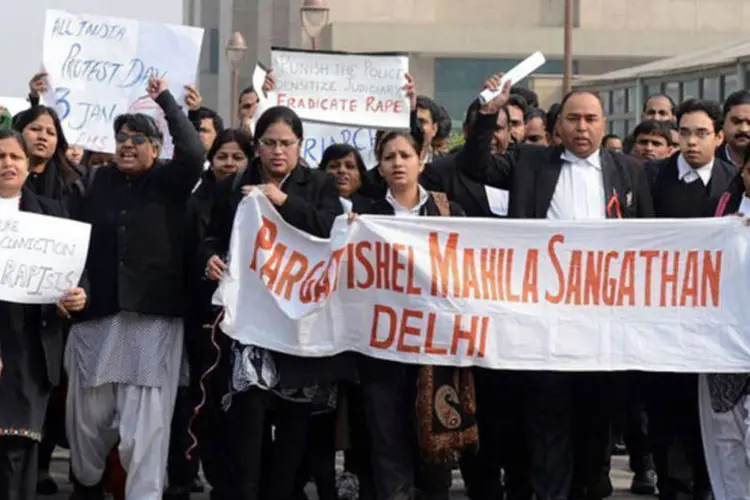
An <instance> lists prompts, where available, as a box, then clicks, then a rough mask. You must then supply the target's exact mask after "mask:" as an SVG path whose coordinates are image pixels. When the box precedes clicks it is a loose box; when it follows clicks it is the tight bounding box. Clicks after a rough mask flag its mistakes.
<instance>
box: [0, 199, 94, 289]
mask: <svg viewBox="0 0 750 500" xmlns="http://www.w3.org/2000/svg"><path fill="white" fill-rule="evenodd" d="M90 232H91V226H90V225H89V224H84V223H82V222H76V221H72V220H66V219H58V218H56V217H47V216H44V215H38V214H32V213H26V212H17V211H9V210H5V209H2V210H0V266H2V274H0V300H4V301H8V302H17V303H20V304H54V303H55V302H57V301H58V300H60V298H62V296H63V295H65V292H67V291H68V290H69V289H70V288H74V287H76V286H78V282H79V281H80V279H81V274H82V273H83V268H84V267H85V265H86V255H87V253H88V248H89V235H90Z"/></svg>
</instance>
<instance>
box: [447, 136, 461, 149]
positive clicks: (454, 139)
mask: <svg viewBox="0 0 750 500" xmlns="http://www.w3.org/2000/svg"><path fill="white" fill-rule="evenodd" d="M463 143H464V135H463V133H461V132H453V133H452V134H451V136H450V137H449V138H448V151H451V150H452V149H453V148H457V147H458V146H462V145H463Z"/></svg>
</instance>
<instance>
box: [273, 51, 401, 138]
mask: <svg viewBox="0 0 750 500" xmlns="http://www.w3.org/2000/svg"><path fill="white" fill-rule="evenodd" d="M271 67H272V68H273V71H274V74H275V75H276V93H275V95H274V97H275V103H274V104H277V105H281V106H287V107H289V108H291V109H293V110H294V111H296V112H297V114H298V115H299V116H300V118H302V119H303V120H309V121H317V122H324V123H336V124H339V125H359V126H364V127H374V128H403V129H405V128H408V127H409V101H408V99H407V98H406V94H405V92H404V90H403V87H404V85H405V84H406V80H405V77H404V74H405V73H407V72H408V71H409V58H408V56H406V55H393V54H347V53H333V52H305V51H298V50H289V49H280V48H274V49H273V50H272V51H271Z"/></svg>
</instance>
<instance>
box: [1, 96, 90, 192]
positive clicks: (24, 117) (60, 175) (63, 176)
mask: <svg viewBox="0 0 750 500" xmlns="http://www.w3.org/2000/svg"><path fill="white" fill-rule="evenodd" d="M43 115H47V116H49V117H50V118H51V119H52V123H53V124H54V126H55V132H56V134H57V147H56V148H55V151H54V152H53V153H52V157H50V159H49V161H50V162H54V163H55V165H56V166H57V169H56V176H57V181H58V182H59V183H60V184H59V186H60V187H61V188H62V190H63V192H58V193H57V195H60V196H63V195H64V194H65V192H66V191H67V190H68V189H69V188H70V187H71V186H72V185H73V183H75V181H77V180H78V177H79V173H78V171H77V170H76V169H75V167H74V166H73V164H72V163H71V162H70V160H68V157H67V156H66V155H65V153H66V151H67V150H68V141H67V140H66V139H65V133H64V132H63V129H62V124H61V123H60V117H59V116H58V115H57V111H55V109H54V108H50V107H48V106H33V107H31V108H29V109H27V110H24V111H21V112H20V113H18V114H17V115H16V116H14V117H13V129H14V130H16V132H19V133H21V135H23V130H24V129H25V128H26V127H28V126H29V125H31V124H32V123H33V122H35V121H36V120H37V119H38V118H39V117H40V116H43ZM29 153H30V152H29Z"/></svg>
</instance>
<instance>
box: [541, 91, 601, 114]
mask: <svg viewBox="0 0 750 500" xmlns="http://www.w3.org/2000/svg"><path fill="white" fill-rule="evenodd" d="M582 94H587V95H591V96H594V97H596V100H597V101H599V105H600V106H601V108H602V114H604V105H603V104H602V98H601V96H599V94H598V93H597V92H594V91H593V90H571V91H570V92H568V93H567V94H565V96H564V97H563V98H562V101H561V102H560V110H559V111H558V113H557V118H559V117H560V113H561V112H562V110H563V108H565V105H566V104H567V103H568V101H569V100H570V98H571V97H573V96H577V95H582ZM551 109H552V108H550V110H551ZM555 121H557V119H556V120H555Z"/></svg>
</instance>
